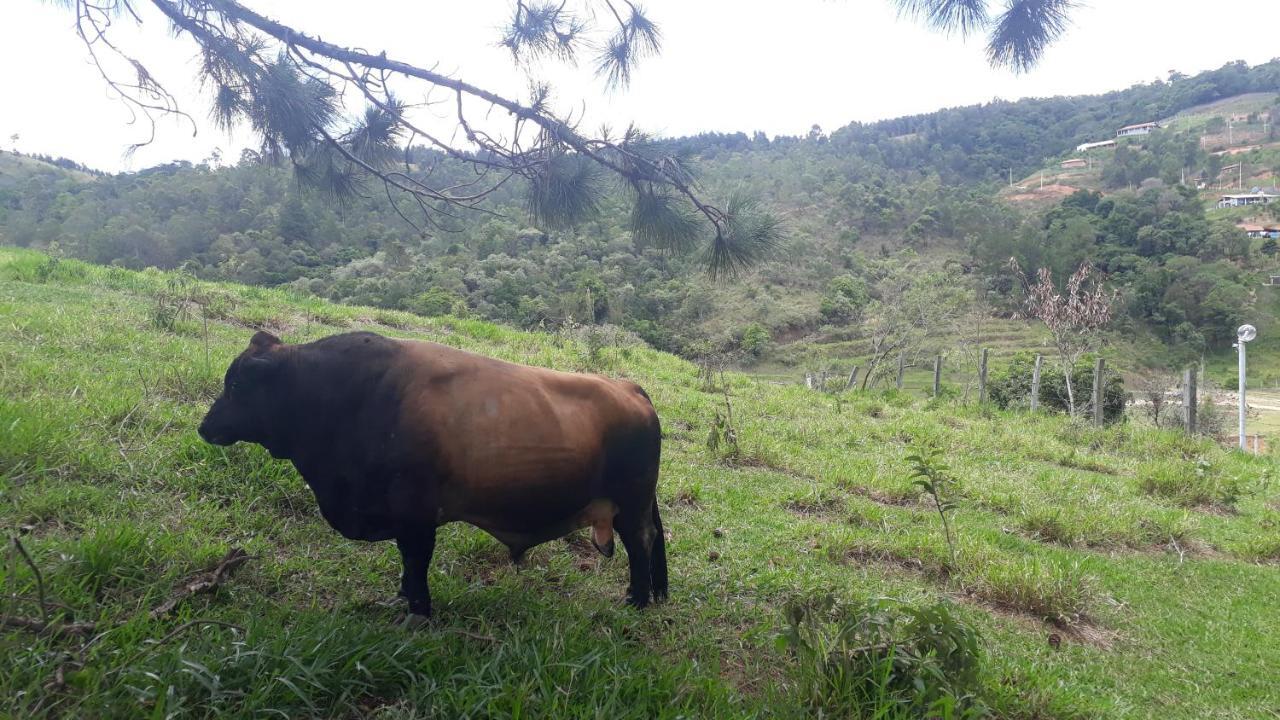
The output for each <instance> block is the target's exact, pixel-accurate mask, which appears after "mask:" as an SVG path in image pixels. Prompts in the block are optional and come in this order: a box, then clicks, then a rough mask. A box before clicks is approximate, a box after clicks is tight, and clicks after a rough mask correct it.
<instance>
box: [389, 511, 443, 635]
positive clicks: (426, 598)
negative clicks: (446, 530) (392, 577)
mask: <svg viewBox="0 0 1280 720" xmlns="http://www.w3.org/2000/svg"><path fill="white" fill-rule="evenodd" d="M396 547H398V548H400V561H401V563H402V564H403V565H404V569H403V573H402V574H401V576H400V594H401V595H404V596H405V598H407V599H408V600H409V612H410V613H411V614H413V615H421V616H422V617H430V616H431V588H430V587H429V586H428V585H427V572H428V570H429V569H430V567H431V555H432V554H433V553H434V552H435V549H436V529H435V528H434V527H432V528H427V529H421V530H413V531H411V532H405V533H402V534H400V535H399V536H397V537H396Z"/></svg>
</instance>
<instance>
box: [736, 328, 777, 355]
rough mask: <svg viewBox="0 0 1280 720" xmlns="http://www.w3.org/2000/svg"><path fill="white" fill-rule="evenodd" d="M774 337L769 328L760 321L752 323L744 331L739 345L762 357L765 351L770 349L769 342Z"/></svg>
mask: <svg viewBox="0 0 1280 720" xmlns="http://www.w3.org/2000/svg"><path fill="white" fill-rule="evenodd" d="M772 341H773V338H772V337H771V336H770V335H769V328H767V327H765V326H764V325H761V324H760V323H751V324H750V325H748V326H747V327H746V328H744V329H743V331H742V339H741V340H739V342H738V346H739V347H741V348H742V351H743V352H745V353H747V354H748V355H750V356H752V357H760V356H761V355H763V354H764V351H765V350H767V349H769V343H770V342H772Z"/></svg>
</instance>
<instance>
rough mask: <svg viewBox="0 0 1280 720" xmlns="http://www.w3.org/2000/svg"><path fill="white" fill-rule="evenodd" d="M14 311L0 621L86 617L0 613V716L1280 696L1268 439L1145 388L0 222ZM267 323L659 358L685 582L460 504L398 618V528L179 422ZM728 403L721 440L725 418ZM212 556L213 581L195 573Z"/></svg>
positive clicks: (992, 710)
mask: <svg viewBox="0 0 1280 720" xmlns="http://www.w3.org/2000/svg"><path fill="white" fill-rule="evenodd" d="M0 318H3V320H2V322H3V324H4V330H3V332H0V383H2V384H3V386H4V388H5V393H4V395H3V397H0V428H3V432H0V499H2V500H3V501H2V502H0V523H2V524H3V526H4V527H5V528H6V529H7V530H8V532H9V533H11V534H13V535H15V536H17V537H18V538H19V539H20V542H21V545H22V548H23V549H24V550H25V552H26V553H28V554H29V556H30V561H31V562H30V564H28V563H27V561H26V560H25V558H24V557H23V556H22V555H21V554H20V553H18V552H17V550H16V546H14V545H12V544H11V545H10V546H9V548H8V551H7V555H6V562H5V563H3V564H2V565H0V591H2V596H3V605H2V606H0V608H2V609H0V615H3V616H4V617H5V618H6V619H12V618H24V619H27V620H31V621H33V622H39V623H42V624H44V626H45V627H46V628H49V627H54V628H58V627H61V628H67V627H68V626H70V625H71V624H72V623H94V628H95V629H100V630H101V632H93V633H89V634H78V633H77V632H71V631H70V630H68V631H66V632H63V633H62V634H58V633H56V632H53V631H49V630H47V629H46V631H45V632H33V631H32V628H33V626H31V625H27V626H25V627H14V626H12V624H10V626H8V627H5V628H4V629H3V630H2V631H0V703H2V704H3V705H2V707H3V709H2V710H0V714H5V715H13V716H40V715H47V716H60V717H66V716H73V717H137V716H138V715H140V714H145V715H149V716H157V717H160V716H179V717H238V716H249V715H265V714H283V715H287V716H299V715H309V716H320V717H350V716H370V717H379V718H407V717H420V716H443V717H464V716H465V717H512V718H514V717H530V716H533V717H548V716H555V717H599V716H601V715H602V714H606V715H608V716H611V717H646V718H647V717H673V718H674V717H678V716H684V717H709V716H724V717H797V718H798V717H811V716H813V715H815V714H817V713H819V712H821V713H824V714H826V715H828V716H831V715H840V714H842V713H845V714H847V713H852V712H863V713H864V714H868V715H870V714H872V713H877V712H878V713H880V715H879V716H880V717H972V716H982V715H990V716H996V717H1011V718H1019V717H1021V718H1084V717H1090V718H1092V717H1124V718H1128V717H1133V718H1138V717H1162V718H1182V717H1185V718H1206V717H1218V718H1252V717H1257V716H1258V714H1259V712H1262V713H1266V712H1269V711H1273V710H1275V709H1277V708H1280V694H1277V687H1276V684H1275V683H1274V678H1273V677H1272V675H1273V673H1272V672H1271V669H1272V668H1274V667H1276V666H1277V665H1280V654H1278V653H1280V635H1278V634H1277V633H1278V632H1280V631H1277V628H1276V626H1275V623H1274V622H1273V621H1272V620H1273V617H1274V612H1273V605H1274V603H1273V598H1275V597H1276V596H1277V595H1278V594H1280V574H1278V573H1277V571H1276V563H1277V562H1280V554H1278V548H1280V535H1278V533H1280V488H1277V487H1276V484H1275V479H1274V477H1273V474H1274V462H1273V460H1272V459H1271V458H1270V457H1266V456H1251V455H1244V454H1238V453H1232V452H1228V451H1224V450H1222V449H1220V448H1219V447H1218V446H1217V445H1216V444H1214V443H1213V442H1212V441H1211V440H1208V439H1201V438H1191V437H1186V436H1184V435H1182V434H1180V433H1178V432H1177V431H1169V430H1157V429H1155V428H1152V427H1149V426H1148V425H1147V424H1145V423H1142V422H1140V421H1139V420H1138V419H1137V418H1130V420H1129V421H1127V422H1117V423H1113V424H1110V425H1108V426H1106V427H1103V428H1094V427H1090V426H1087V425H1084V424H1081V423H1077V422H1071V421H1069V420H1068V419H1066V418H1065V417H1063V416H1061V415H1048V414H1039V415H1029V414H1027V413H1026V412H1025V411H1022V410H1016V409H1011V410H1001V409H998V408H995V407H993V406H990V405H988V406H982V407H979V406H977V405H976V404H974V402H973V399H972V398H970V400H969V401H968V402H965V401H963V399H962V398H961V397H960V396H959V395H958V394H957V395H955V396H954V397H944V398H942V399H939V400H929V399H925V398H923V397H921V396H920V395H918V394H914V393H910V392H899V391H895V390H885V391H858V390H855V391H848V392H843V391H842V392H840V393H837V394H833V395H828V394H824V393H821V392H816V391H811V390H807V389H805V388H804V387H803V386H798V385H795V384H789V385H775V384H772V383H769V382H764V381H760V380H757V379H753V378H751V377H748V376H745V375H741V374H738V373H734V372H723V373H720V372H714V373H711V374H710V376H709V374H708V373H707V372H706V371H705V369H704V368H701V367H699V366H697V365H695V364H692V363H689V362H687V361H684V360H681V359H679V358H677V357H674V356H672V355H668V354H664V353H661V352H657V351H654V350H652V349H649V348H647V347H644V346H643V344H640V343H637V342H636V341H634V339H629V336H628V335H626V334H625V333H614V334H612V335H606V334H604V333H605V331H604V330H602V329H600V328H591V327H581V326H578V327H562V328H558V329H555V330H554V331H551V330H548V331H544V332H524V331H519V330H516V329H512V328H509V327H504V326H501V325H495V324H491V323H489V322H487V321H483V320H477V319H473V318H466V317H458V316H455V315H448V314H445V315H438V316H433V317H426V316H422V315H415V314H411V313H407V312H403V311H398V310H390V309H385V308H376V307H367V306H363V307H360V306H345V305H338V304H333V303H330V302H328V301H325V300H322V299H317V298H315V297H314V296H311V295H309V294H306V293H303V292H299V291H298V290H296V289H292V288H274V289H266V288H260V287H242V286H236V285H229V284H218V283H210V282H206V281H200V280H197V279H194V278H191V277H190V276H183V275H178V274H174V273H164V272H158V271H154V270H149V271H143V272H135V271H130V270H126V269H122V268H113V267H102V266H94V265H89V264H85V263H81V262H79V261H75V260H68V259H63V260H58V259H55V258H52V257H50V256H48V255H44V254H40V253H36V252H32V251H29V250H21V249H5V250H2V251H0ZM254 327H264V328H268V329H271V330H272V331H274V332H276V333H278V334H280V335H282V336H283V337H284V338H285V339H286V340H289V341H305V340H309V339H314V338H317V337H321V336H324V335H328V334H331V333H334V332H338V331H341V330H346V329H351V328H369V329H374V330H377V331H379V332H383V333H386V334H389V335H394V336H400V337H418V338H424V339H429V340H434V341H436V342H442V343H447V344H450V345H454V346H457V347H462V348H466V349H470V350H475V351H478V352H484V353H487V354H491V355H495V356H498V357H503V358H507V359H510V360H515V361H519V362H525V363H532V364H538V365H546V366H553V367H557V368H562V369H577V370H588V371H598V372H604V373H608V374H611V375H616V376H626V377H629V378H632V379H635V380H636V381H638V382H640V383H641V384H642V385H644V387H645V388H646V389H647V390H648V392H649V394H650V395H651V396H652V397H653V400H654V403H655V405H656V407H657V408H658V410H659V413H660V414H661V416H662V418H663V427H664V431H665V433H666V438H665V441H664V453H663V476H662V481H661V484H660V488H659V492H660V501H661V502H662V503H663V506H664V518H666V525H667V529H668V530H669V532H670V535H671V538H670V541H669V543H668V547H669V552H670V556H671V563H672V598H671V601H670V602H669V603H667V604H665V605H660V606H656V607H654V608H652V609H650V610H648V611H645V612H643V613H636V612H634V611H632V610H630V609H627V608H625V607H624V606H623V605H622V603H621V591H620V588H621V587H622V586H623V585H624V584H625V583H624V582H623V577H624V574H625V566H624V564H623V563H620V562H618V559H617V558H615V559H613V560H604V559H601V558H599V557H598V556H597V555H596V554H595V553H594V551H592V550H591V549H590V548H589V544H588V543H586V542H584V541H583V540H582V539H571V540H570V541H568V542H554V543H550V544H548V545H545V546H542V547H540V548H538V549H537V550H535V551H533V552H532V553H531V554H530V556H529V558H528V562H527V565H526V566H525V567H524V568H522V569H520V570H519V571H517V570H516V568H514V567H512V566H511V565H510V564H509V561H508V560H507V557H506V553H505V552H504V551H503V549H502V547H501V546H500V545H498V544H497V543H496V541H493V540H491V539H489V538H488V537H487V536H485V535H483V534H482V533H480V532H479V531H476V530H474V529H471V528H467V527H462V526H449V527H448V528H447V529H446V530H445V531H444V533H443V535H442V538H441V544H440V549H439V550H438V552H437V558H436V562H435V564H434V566H433V573H434V574H433V577H432V585H433V590H434V592H435V597H436V610H437V613H438V617H437V618H436V619H435V620H434V621H433V622H432V623H431V624H430V625H428V626H426V627H423V628H419V629H416V630H409V629H406V628H403V627H400V626H399V625H397V621H398V619H399V618H400V617H401V616H402V615H403V612H404V610H403V608H402V607H401V606H400V605H399V604H398V603H397V602H395V600H394V599H393V598H391V597H389V595H390V591H389V590H388V588H389V587H392V586H393V584H394V583H393V579H394V577H395V575H396V572H397V559H396V553H395V549H394V548H393V547H392V546H390V545H388V544H385V543H384V544H362V543H356V542H349V541H346V540H344V539H342V538H341V537H340V536H339V535H337V534H336V533H334V532H332V531H331V530H330V529H329V528H328V527H327V525H326V524H325V523H324V521H323V520H322V519H321V518H320V517H319V515H318V513H317V511H316V508H315V506H314V501H313V499H312V498H311V495H310V492H309V491H308V489H307V488H306V486H305V485H304V484H303V483H302V482H301V481H300V480H299V479H298V477H297V476H296V474H295V473H294V471H293V470H292V467H291V466H290V465H288V463H285V462H281V461H274V460H272V459H271V458H270V457H269V456H268V455H267V453H266V452H265V451H263V450H262V449H261V448H258V447H245V446H234V447H230V448H225V449H224V448H218V447H214V446H210V445H207V444H205V443H203V442H202V441H201V440H200V439H199V438H198V436H197V435H196V433H195V430H194V428H195V425H196V424H197V422H198V420H199V418H200V417H201V414H202V413H203V411H204V410H205V408H206V407H207V404H208V402H209V401H210V400H211V399H212V397H214V396H215V395H216V394H217V393H218V392H219V389H220V383H221V375H222V372H223V370H224V369H225V366H226V364H227V363H228V362H229V360H230V359H231V358H232V357H234V356H235V354H237V353H238V352H239V351H240V350H241V349H242V347H243V346H244V345H245V343H246V342H247V339H248V337H249V336H250V335H251V334H252V331H251V330H250V328H254ZM708 380H710V382H708ZM726 411H731V419H730V418H729V417H727V416H726ZM713 429H716V430H717V432H716V433H714V434H716V435H717V436H718V437H720V438H722V439H723V438H725V437H731V438H732V441H733V446H734V447H733V451H732V452H726V451H725V443H724V442H721V443H719V444H717V445H716V449H714V450H713V449H712V447H709V445H710V443H709V437H710V436H711V435H712V434H713V432H712V431H713ZM938 453H940V454H938ZM911 456H916V457H917V458H918V459H919V460H920V462H925V460H924V459H926V458H927V462H926V463H925V464H926V465H927V468H926V469H927V470H928V472H927V473H926V474H925V476H926V477H928V478H934V490H935V491H938V492H937V498H938V500H937V502H935V499H934V498H933V497H930V496H929V494H928V493H926V492H923V491H922V489H921V486H919V485H916V484H913V478H912V475H913V472H917V471H919V470H921V467H920V465H919V462H917V465H916V466H914V467H913V465H912V462H911V461H910V460H909V458H910V457H911ZM939 477H945V481H944V482H943V483H942V484H941V485H938V484H937V481H936V478H939ZM917 479H920V478H917ZM940 512H941V513H942V515H943V516H945V518H946V519H947V522H948V527H947V528H944V527H943V525H942V523H941V520H940ZM948 530H949V532H948ZM948 537H950V538H951V541H952V543H953V545H954V556H953V554H952V551H951V549H950V548H949V547H948ZM237 548H238V549H242V550H243V551H244V552H245V553H247V555H248V557H247V559H243V560H239V559H236V558H238V557H239V556H237V555H234V554H230V555H229V551H231V550H234V549H237ZM229 558H230V559H232V560H234V561H235V563H236V564H237V567H236V569H235V571H234V574H231V573H230V571H228V572H227V573H226V577H225V578H224V579H223V580H221V581H220V582H219V583H217V585H218V587H217V588H216V591H213V592H192V593H189V594H188V593H186V592H185V591H184V588H188V587H191V586H192V585H193V579H196V578H201V577H207V576H206V575H205V573H208V572H209V571H210V570H212V569H213V568H215V566H217V565H218V564H219V563H220V562H226V561H228V559H229ZM33 568H35V569H38V570H39V571H40V576H39V578H37V576H36V575H35V573H34V572H33ZM206 589H207V588H206ZM166 601H170V602H166ZM173 601H176V602H173ZM215 623H218V624H215ZM908 677H912V678H919V679H920V682H919V683H918V684H917V683H908V682H904V678H908ZM1206 678H1211V679H1212V682H1208V681H1205V679H1206ZM1189 680H1190V681H1191V682H1189Z"/></svg>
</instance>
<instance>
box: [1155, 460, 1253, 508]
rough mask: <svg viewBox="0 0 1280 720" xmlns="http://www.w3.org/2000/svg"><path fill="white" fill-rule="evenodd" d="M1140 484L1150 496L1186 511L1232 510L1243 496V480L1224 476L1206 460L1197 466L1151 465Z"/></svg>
mask: <svg viewBox="0 0 1280 720" xmlns="http://www.w3.org/2000/svg"><path fill="white" fill-rule="evenodd" d="M1138 483H1139V486H1140V487H1141V488H1142V491H1143V492H1145V493H1146V494H1148V495H1155V496H1158V497H1163V498H1166V499H1168V500H1171V501H1173V502H1174V503H1176V504H1178V505H1181V506H1183V507H1206V506H1218V507H1222V508H1225V509H1232V508H1234V507H1235V504H1236V502H1237V501H1238V500H1239V499H1240V495H1241V494H1242V492H1243V488H1242V487H1241V482H1240V478H1239V477H1236V476H1226V475H1223V473H1222V472H1221V471H1220V470H1219V469H1218V468H1216V467H1215V466H1214V465H1213V464H1212V463H1210V462H1209V461H1208V460H1206V459H1204V458H1200V459H1198V460H1196V462H1195V463H1194V464H1191V463H1187V462H1153V463H1148V464H1147V465H1145V466H1144V467H1143V468H1142V469H1141V470H1140V471H1139V472H1138Z"/></svg>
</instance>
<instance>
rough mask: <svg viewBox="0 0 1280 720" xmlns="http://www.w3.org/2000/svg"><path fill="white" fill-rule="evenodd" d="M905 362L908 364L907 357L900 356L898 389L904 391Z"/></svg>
mask: <svg viewBox="0 0 1280 720" xmlns="http://www.w3.org/2000/svg"><path fill="white" fill-rule="evenodd" d="M904 362H906V356H904V355H899V356H898V389H899V390H901V389H902V371H903V363H904Z"/></svg>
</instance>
